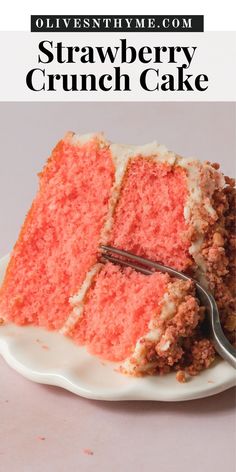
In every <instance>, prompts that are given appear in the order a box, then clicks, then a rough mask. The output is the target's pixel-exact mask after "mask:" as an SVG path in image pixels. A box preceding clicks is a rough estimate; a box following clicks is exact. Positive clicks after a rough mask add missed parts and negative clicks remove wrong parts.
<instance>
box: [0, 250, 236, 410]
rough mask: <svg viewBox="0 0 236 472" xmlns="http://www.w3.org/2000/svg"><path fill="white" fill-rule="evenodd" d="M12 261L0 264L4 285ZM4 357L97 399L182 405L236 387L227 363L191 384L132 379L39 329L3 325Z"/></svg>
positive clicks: (39, 378) (27, 372)
mask: <svg viewBox="0 0 236 472" xmlns="http://www.w3.org/2000/svg"><path fill="white" fill-rule="evenodd" d="M8 259H9V256H6V257H4V258H3V259H1V260H0V283H1V280H2V278H3V275H4V272H5V269H6V266H7V262H8ZM0 353H1V354H2V356H3V357H4V359H5V360H6V362H7V363H8V364H9V365H10V366H11V367H13V369H15V370H16V371H17V372H19V373H20V374H22V375H23V376H25V377H26V378H28V379H30V380H33V381H34V382H39V383H44V384H49V385H57V386H58V387H63V388H65V389H67V390H69V391H70V392H73V393H75V394H77V395H81V396H83V397H86V398H92V399H96V400H159V401H180V400H192V399H195V398H202V397H206V396H209V395H213V394H215V393H219V392H222V391H223V390H226V389H228V388H230V387H233V386H234V385H235V380H236V378H235V371H234V369H233V368H232V367H231V366H230V365H229V364H227V363H226V362H225V361H219V362H218V363H216V365H214V367H212V368H210V369H208V370H205V371H204V372H202V373H201V374H200V375H198V376H197V377H193V378H191V379H190V380H189V381H188V382H186V383H185V384H180V383H179V382H177V381H176V379H175V374H168V375H165V376H163V377H160V376H155V377H141V378H132V377H127V376H124V375H122V374H120V373H118V372H116V371H115V365H114V364H111V363H109V364H108V363H104V362H101V361H100V360H99V359H97V358H95V357H93V356H91V355H90V354H88V353H87V352H86V350H85V349H84V348H81V347H78V346H76V345H75V344H74V343H73V342H72V341H70V340H68V339H66V338H65V337H64V336H62V335H60V334H58V333H54V332H48V331H46V330H43V329H40V328H37V327H31V326H27V327H19V326H15V325H13V324H8V325H3V326H0Z"/></svg>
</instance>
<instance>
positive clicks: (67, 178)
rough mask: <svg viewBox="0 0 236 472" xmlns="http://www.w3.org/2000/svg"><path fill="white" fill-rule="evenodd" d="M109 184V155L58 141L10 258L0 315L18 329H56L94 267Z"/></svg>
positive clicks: (91, 145) (105, 150) (96, 145)
mask: <svg viewBox="0 0 236 472" xmlns="http://www.w3.org/2000/svg"><path fill="white" fill-rule="evenodd" d="M113 180H114V166H113V163H112V159H111V154H110V151H109V149H108V148H107V147H103V148H101V147H100V146H99V143H97V142H96V141H92V142H89V143H87V144H85V145H80V146H78V145H76V146H75V145H74V144H73V143H71V139H70V136H68V139H65V140H63V141H60V142H59V144H58V145H57V146H56V148H55V149H54V151H53V153H52V156H51V157H50V159H49V160H48V163H47V165H46V166H45V168H44V170H43V172H42V174H41V175H40V189H39V191H38V194H37V196H36V198H35V200H34V202H33V205H32V207H31V210H30V212H29V213H28V216H27V218H26V221H25V223H24V226H23V228H22V231H21V234H20V236H19V239H18V241H17V243H16V245H15V248H14V250H13V253H12V257H11V261H10V264H9V266H8V269H7V275H6V277H5V281H4V284H3V286H2V288H1V292H0V310H1V312H2V313H3V314H6V315H7V319H8V320H12V321H14V322H15V323H17V324H21V325H24V324H29V323H33V324H38V325H40V326H44V327H46V328H50V329H54V328H56V329H58V328H60V327H61V326H62V325H63V324H64V322H65V320H66V319H67V318H68V316H69V314H70V312H71V306H70V303H69V297H70V296H71V295H73V294H74V293H75V292H77V291H78V289H79V287H80V285H81V284H82V282H83V280H84V278H85V276H86V273H87V271H88V270H89V269H90V267H91V266H92V265H93V264H94V263H95V262H96V256H97V249H98V244H99V238H100V232H101V228H102V226H103V224H104V221H105V217H106V214H107V208H108V201H109V197H110V193H111V187H112V185H113Z"/></svg>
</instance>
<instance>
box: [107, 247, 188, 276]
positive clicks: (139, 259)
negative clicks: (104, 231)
mask: <svg viewBox="0 0 236 472" xmlns="http://www.w3.org/2000/svg"><path fill="white" fill-rule="evenodd" d="M100 247H101V249H102V250H103V251H105V255H106V252H109V253H111V254H117V255H119V256H122V257H125V258H127V259H129V260H133V261H135V262H138V263H139V264H142V266H144V267H150V268H154V269H157V270H159V271H160V272H167V273H168V274H170V275H173V276H177V277H180V278H182V279H183V280H188V279H189V278H190V277H188V276H186V275H184V274H182V273H180V272H178V271H177V270H175V269H172V267H168V266H163V265H161V264H158V263H157V262H154V261H150V260H149V259H145V258H144V257H140V256H136V255H135V254H132V253H131V252H128V251H123V250H121V249H116V248H115V247H112V246H104V245H102V246H100ZM102 255H103V256H104V254H102ZM119 261H120V259H119ZM127 265H130V263H129V264H127ZM151 273H152V272H151Z"/></svg>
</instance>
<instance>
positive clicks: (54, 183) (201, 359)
mask: <svg viewBox="0 0 236 472" xmlns="http://www.w3.org/2000/svg"><path fill="white" fill-rule="evenodd" d="M39 177H40V185H39V190H38V193H37V195H36V197H35V199H34V201H33V204H32V207H31V209H30V211H29V213H28V215H27V217H26V220H25V222H24V225H23V227H22V230H21V233H20V235H19V238H18V241H17V243H16V245H15V247H14V250H13V252H12V254H11V258H10V262H9V264H8V268H7V272H6V275H5V279H4V281H3V284H2V287H1V289H0V316H1V319H2V320H4V322H6V323H7V322H13V323H16V324H18V325H30V324H32V325H37V326H41V327H43V328H46V329H50V330H57V331H59V332H60V333H62V334H63V335H65V336H68V337H69V338H70V339H72V340H73V341H74V342H76V343H78V344H79V345H83V346H86V347H87V349H88V351H89V352H90V353H92V354H94V355H96V356H98V357H99V358H101V359H103V360H107V361H112V362H115V363H116V365H117V366H118V368H119V370H120V371H122V372H124V373H127V374H130V375H143V374H156V373H159V374H163V373H167V372H169V371H171V370H175V371H176V372H177V379H178V380H179V381H184V380H185V373H186V372H187V373H188V374H190V375H195V374H197V373H198V372H200V371H201V370H202V369H204V368H207V367H209V366H210V365H211V364H212V362H213V361H214V359H215V356H216V353H215V351H214V348H213V346H212V343H211V341H210V339H209V338H208V337H207V334H206V329H205V323H204V308H203V307H201V306H199V302H198V300H197V298H196V296H195V288H194V284H193V283H192V282H189V281H183V280H179V279H175V278H173V277H170V276H169V275H168V274H164V273H159V272H155V273H153V274H152V275H149V276H146V275H144V274H141V273H139V272H136V271H135V270H133V269H131V268H121V267H120V266H118V265H114V264H112V263H111V262H107V263H105V264H104V263H101V261H100V259H101V257H100V256H101V252H100V246H101V245H102V244H103V245H104V244H105V245H110V246H113V247H116V248H119V249H123V250H126V251H130V252H133V253H134V254H136V255H139V256H143V257H146V258H149V259H151V260H153V261H157V262H160V263H162V264H164V265H168V266H171V267H173V268H175V269H177V270H179V271H182V272H185V273H186V274H188V275H191V276H192V277H193V278H195V279H197V280H198V281H199V282H200V283H201V284H203V285H204V286H205V287H207V288H208V289H209V290H211V291H212V293H213V294H214V296H215V299H216V301H217V304H218V308H219V311H220V316H221V322H222V326H223V329H224V331H225V334H226V335H227V337H228V339H229V340H230V342H231V343H234V341H235V339H234V334H235V327H236V322H235V311H234V310H235V295H234V293H233V290H234V269H235V234H234V228H235V226H234V225H235V221H234V217H235V211H234V201H235V194H234V181H233V179H230V178H228V177H224V176H223V174H222V173H221V172H220V171H219V166H218V164H211V163H210V162H204V163H201V162H199V161H197V160H196V159H189V158H188V159H187V158H183V157H180V156H178V155H176V154H174V153H173V152H169V151H168V150H167V149H166V148H165V147H164V146H160V145H158V144H157V143H155V142H154V143H151V144H148V145H145V146H128V145H118V144H111V143H110V142H108V141H107V140H106V139H105V138H104V136H103V135H101V134H90V135H84V136H79V135H76V134H74V133H67V134H66V136H65V137H64V139H62V140H61V141H60V142H59V143H58V144H57V146H56V147H55V149H54V150H53V152H52V155H51V157H50V158H49V159H48V161H47V164H46V165H45V167H44V169H43V171H42V173H41V174H40V176H39Z"/></svg>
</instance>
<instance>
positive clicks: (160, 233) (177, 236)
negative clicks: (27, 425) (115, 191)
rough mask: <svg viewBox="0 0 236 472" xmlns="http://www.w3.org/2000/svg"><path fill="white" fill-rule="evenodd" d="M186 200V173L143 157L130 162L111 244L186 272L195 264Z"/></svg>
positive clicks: (116, 213) (115, 217)
mask: <svg viewBox="0 0 236 472" xmlns="http://www.w3.org/2000/svg"><path fill="white" fill-rule="evenodd" d="M187 196H188V189H187V178H186V171H185V170H184V169H182V168H180V167H177V166H176V167H172V166H170V165H169V164H168V163H161V162H160V163H158V162H156V161H153V160H152V159H143V158H141V157H140V158H136V159H135V160H133V161H131V162H130V164H129V165H128V169H127V172H126V175H125V179H124V182H123V185H122V190H121V194H120V198H119V202H118V204H117V207H116V210H115V215H114V224H113V228H112V233H111V237H110V244H111V245H112V246H114V247H118V248H122V249H125V250H127V251H130V252H133V253H134V254H137V255H140V256H144V257H147V258H149V259H152V260H154V261H160V262H161V263H162V264H165V265H169V266H171V267H174V268H176V269H178V270H186V269H187V268H188V267H189V266H191V265H192V264H193V261H192V258H191V256H190V255H189V247H190V245H191V239H190V236H189V228H188V225H187V223H186V221H185V219H184V206H185V204H186V199H187Z"/></svg>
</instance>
